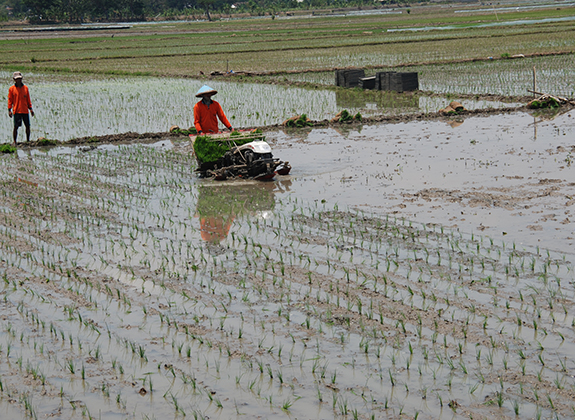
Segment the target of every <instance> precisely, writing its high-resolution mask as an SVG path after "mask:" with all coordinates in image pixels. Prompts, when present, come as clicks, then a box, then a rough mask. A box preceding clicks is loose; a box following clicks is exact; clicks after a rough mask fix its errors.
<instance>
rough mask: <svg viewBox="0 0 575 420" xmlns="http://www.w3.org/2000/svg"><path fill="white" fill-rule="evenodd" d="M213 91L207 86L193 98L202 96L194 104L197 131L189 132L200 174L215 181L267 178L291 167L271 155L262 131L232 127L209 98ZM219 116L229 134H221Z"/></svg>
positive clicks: (284, 172) (286, 171)
mask: <svg viewBox="0 0 575 420" xmlns="http://www.w3.org/2000/svg"><path fill="white" fill-rule="evenodd" d="M216 93H218V92H217V91H216V90H215V89H212V88H211V87H209V86H207V85H204V86H202V87H201V88H200V90H198V92H197V93H196V97H198V98H202V100H201V101H199V102H198V103H196V105H195V106H194V126H195V128H196V131H197V133H198V134H197V135H190V141H191V142H192V146H193V150H194V154H195V156H196V160H197V161H198V168H197V169H196V171H197V172H199V173H200V175H201V176H202V177H206V178H214V179H216V180H225V179H230V178H244V179H257V180H268V179H272V178H273V177H274V176H275V175H276V174H277V175H287V174H288V173H289V171H290V169H291V166H290V165H289V163H288V162H282V161H280V160H279V159H277V158H274V157H273V156H272V149H271V147H270V145H269V144H268V143H267V142H266V141H265V137H264V136H263V135H262V134H261V131H259V130H252V131H237V130H233V128H232V125H231V124H230V122H229V121H228V119H227V117H226V115H225V114H224V111H223V110H222V107H221V105H220V104H219V103H218V102H217V101H214V100H213V99H212V96H214V95H215V94H216ZM218 119H219V120H220V121H221V122H222V124H224V126H225V127H226V128H227V129H228V130H229V133H220V131H219V127H218Z"/></svg>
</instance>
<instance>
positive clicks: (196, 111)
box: [194, 104, 203, 134]
mask: <svg viewBox="0 0 575 420" xmlns="http://www.w3.org/2000/svg"><path fill="white" fill-rule="evenodd" d="M200 112H201V111H200V107H199V104H196V105H194V127H196V131H197V133H198V134H203V130H202V125H201V124H200Z"/></svg>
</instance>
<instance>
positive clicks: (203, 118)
mask: <svg viewBox="0 0 575 420" xmlns="http://www.w3.org/2000/svg"><path fill="white" fill-rule="evenodd" d="M216 93H218V92H217V91H216V90H214V89H212V88H211V87H209V86H208V85H204V86H202V87H201V88H200V90H198V93H196V98H202V100H201V101H200V102H198V103H197V104H196V105H195V106H194V126H195V127H196V130H197V132H198V134H210V133H218V132H219V128H218V118H219V119H220V121H221V122H222V124H224V125H225V126H226V128H227V129H228V130H230V131H232V125H231V124H230V122H229V121H228V119H227V118H226V115H225V114H224V111H223V110H222V107H221V106H220V104H219V103H217V102H216V101H214V100H212V96H214V95H215V94H216Z"/></svg>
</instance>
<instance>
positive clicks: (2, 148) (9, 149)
mask: <svg viewBox="0 0 575 420" xmlns="http://www.w3.org/2000/svg"><path fill="white" fill-rule="evenodd" d="M0 153H16V148H15V147H14V146H12V145H11V144H8V143H4V144H0Z"/></svg>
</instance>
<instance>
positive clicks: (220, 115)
mask: <svg viewBox="0 0 575 420" xmlns="http://www.w3.org/2000/svg"><path fill="white" fill-rule="evenodd" d="M217 114H218V118H219V119H220V121H221V122H222V124H223V125H225V126H226V128H227V129H228V130H230V131H233V128H232V125H231V124H230V122H229V121H228V119H227V118H226V114H224V110H223V109H222V107H221V105H220V104H218V110H217Z"/></svg>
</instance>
